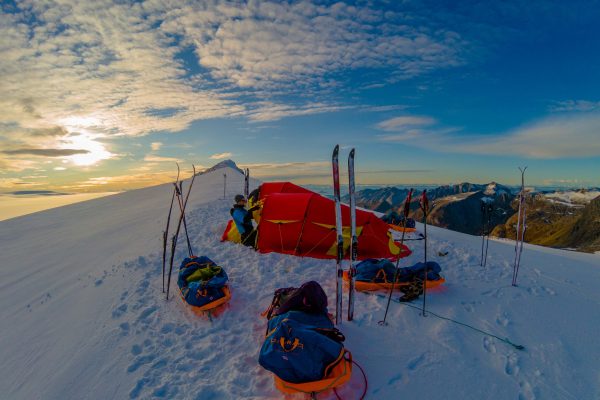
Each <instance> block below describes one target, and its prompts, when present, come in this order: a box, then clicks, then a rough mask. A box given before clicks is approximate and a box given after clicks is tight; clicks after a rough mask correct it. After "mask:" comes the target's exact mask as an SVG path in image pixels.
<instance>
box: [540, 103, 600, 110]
mask: <svg viewBox="0 0 600 400" xmlns="http://www.w3.org/2000/svg"><path fill="white" fill-rule="evenodd" d="M597 110H600V101H589V100H565V101H559V102H556V103H555V104H553V105H552V106H551V107H550V111H554V112H564V111H597Z"/></svg>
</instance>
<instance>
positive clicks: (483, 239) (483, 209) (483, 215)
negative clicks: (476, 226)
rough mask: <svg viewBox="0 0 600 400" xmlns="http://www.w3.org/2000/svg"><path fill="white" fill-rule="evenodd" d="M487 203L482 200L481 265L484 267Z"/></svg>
mask: <svg viewBox="0 0 600 400" xmlns="http://www.w3.org/2000/svg"><path fill="white" fill-rule="evenodd" d="M485 211H486V208H485V202H484V201H483V199H481V261H480V262H479V265H481V266H483V245H484V243H485Z"/></svg>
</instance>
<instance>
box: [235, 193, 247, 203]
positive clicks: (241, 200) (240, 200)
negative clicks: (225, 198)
mask: <svg viewBox="0 0 600 400" xmlns="http://www.w3.org/2000/svg"><path fill="white" fill-rule="evenodd" d="M234 200H235V204H239V205H245V204H246V198H245V197H244V196H243V195H241V194H236V195H235V198H234Z"/></svg>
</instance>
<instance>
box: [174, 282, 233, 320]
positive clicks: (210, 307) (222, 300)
mask: <svg viewBox="0 0 600 400" xmlns="http://www.w3.org/2000/svg"><path fill="white" fill-rule="evenodd" d="M223 293H224V294H225V296H223V297H221V298H220V299H217V300H215V301H213V302H212V303H208V304H205V305H203V306H202V307H198V306H192V305H189V304H188V303H187V302H186V301H185V299H184V298H183V296H181V292H179V294H180V297H181V299H182V300H183V302H184V303H185V305H186V306H188V307H189V308H190V309H191V310H192V311H193V312H194V313H196V314H198V315H204V313H205V312H207V311H211V310H213V309H215V308H217V307H219V306H222V305H223V304H225V303H227V302H229V300H231V291H230V290H229V285H225V286H223Z"/></svg>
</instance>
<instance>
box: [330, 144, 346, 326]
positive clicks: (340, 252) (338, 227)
mask: <svg viewBox="0 0 600 400" xmlns="http://www.w3.org/2000/svg"><path fill="white" fill-rule="evenodd" d="M339 152H340V145H339V144H338V145H335V148H334V149H333V155H332V157H331V164H332V167H333V197H334V199H335V232H336V240H337V252H336V271H335V273H336V278H335V295H336V297H335V324H336V325H339V324H341V323H342V274H343V272H342V259H343V258H344V236H343V233H342V204H341V200H340V165H339V162H338V156H339Z"/></svg>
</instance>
